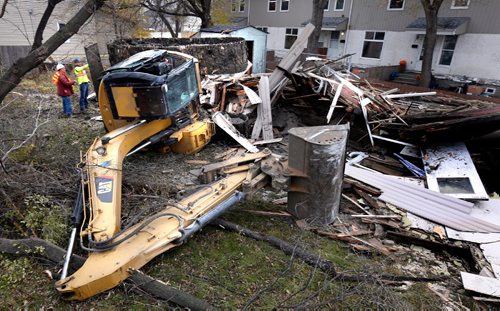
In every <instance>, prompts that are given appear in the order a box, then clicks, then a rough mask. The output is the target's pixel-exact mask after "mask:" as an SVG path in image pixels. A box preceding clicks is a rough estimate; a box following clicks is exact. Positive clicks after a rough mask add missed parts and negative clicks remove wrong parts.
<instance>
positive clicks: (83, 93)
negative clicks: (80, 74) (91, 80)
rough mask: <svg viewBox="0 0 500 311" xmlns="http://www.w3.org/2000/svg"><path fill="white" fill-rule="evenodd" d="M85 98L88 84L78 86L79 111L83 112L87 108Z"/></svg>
mask: <svg viewBox="0 0 500 311" xmlns="http://www.w3.org/2000/svg"><path fill="white" fill-rule="evenodd" d="M87 96H89V84H88V83H87V82H85V83H82V84H80V111H84V110H85V109H87V108H88V107H89V103H88V102H87Z"/></svg>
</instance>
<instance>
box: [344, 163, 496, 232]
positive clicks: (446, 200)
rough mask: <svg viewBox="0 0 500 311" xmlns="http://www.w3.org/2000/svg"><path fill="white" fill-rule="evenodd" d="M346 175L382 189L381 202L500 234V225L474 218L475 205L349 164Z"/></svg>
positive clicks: (441, 221)
mask: <svg viewBox="0 0 500 311" xmlns="http://www.w3.org/2000/svg"><path fill="white" fill-rule="evenodd" d="M345 175H347V176H350V177H352V178H355V179H357V180H359V181H362V182H364V183H367V184H369V185H372V186H374V187H377V188H379V189H380V190H381V191H382V195H381V196H380V197H379V198H380V199H381V200H383V201H385V202H388V203H391V204H393V205H395V206H397V207H399V208H401V209H404V210H406V211H409V212H411V213H413V214H415V215H418V216H420V217H423V218H426V219H428V220H431V221H433V222H436V223H439V224H442V225H445V226H448V227H450V228H453V229H456V230H460V231H474V232H500V226H499V225H497V224H495V223H491V222H488V221H485V220H481V219H479V218H476V217H474V216H471V215H470V213H471V211H472V208H473V206H474V204H473V203H470V202H467V201H463V200H460V199H456V198H453V197H450V196H447V195H444V194H441V193H439V192H434V191H431V190H429V189H426V188H421V187H419V186H415V185H412V184H409V183H405V182H403V181H400V180H398V179H396V178H394V177H392V176H388V175H384V174H379V173H374V172H371V171H368V170H364V169H360V168H357V167H353V166H352V165H346V168H345Z"/></svg>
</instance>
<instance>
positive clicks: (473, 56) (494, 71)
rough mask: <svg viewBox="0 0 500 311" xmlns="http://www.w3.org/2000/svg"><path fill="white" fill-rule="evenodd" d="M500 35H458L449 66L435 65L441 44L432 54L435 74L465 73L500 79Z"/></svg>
mask: <svg viewBox="0 0 500 311" xmlns="http://www.w3.org/2000/svg"><path fill="white" fill-rule="evenodd" d="M498 42H500V35H494V34H464V35H461V36H459V37H458V41H457V46H456V47H455V53H454V54H453V59H452V61H451V66H440V65H437V63H438V62H439V56H440V52H441V44H442V43H441V44H437V48H436V53H435V54H434V55H435V57H434V64H435V65H434V67H433V71H434V72H435V73H437V74H451V75H466V76H468V77H476V78H483V79H495V80H500V62H499V59H500V45H499V44H498Z"/></svg>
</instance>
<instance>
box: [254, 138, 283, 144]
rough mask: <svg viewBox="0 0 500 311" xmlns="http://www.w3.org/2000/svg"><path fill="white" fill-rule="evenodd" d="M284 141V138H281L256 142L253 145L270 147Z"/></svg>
mask: <svg viewBox="0 0 500 311" xmlns="http://www.w3.org/2000/svg"><path fill="white" fill-rule="evenodd" d="M282 140H283V137H280V138H273V139H268V140H259V141H255V142H254V143H253V144H254V146H260V145H268V144H275V143H279V142H281V141H282Z"/></svg>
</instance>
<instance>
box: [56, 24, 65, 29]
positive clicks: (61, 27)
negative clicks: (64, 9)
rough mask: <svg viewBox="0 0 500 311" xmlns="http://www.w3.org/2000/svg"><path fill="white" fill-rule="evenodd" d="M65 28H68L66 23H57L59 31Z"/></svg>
mask: <svg viewBox="0 0 500 311" xmlns="http://www.w3.org/2000/svg"><path fill="white" fill-rule="evenodd" d="M64 26H66V24H65V23H57V30H61V29H63V28H64Z"/></svg>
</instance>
